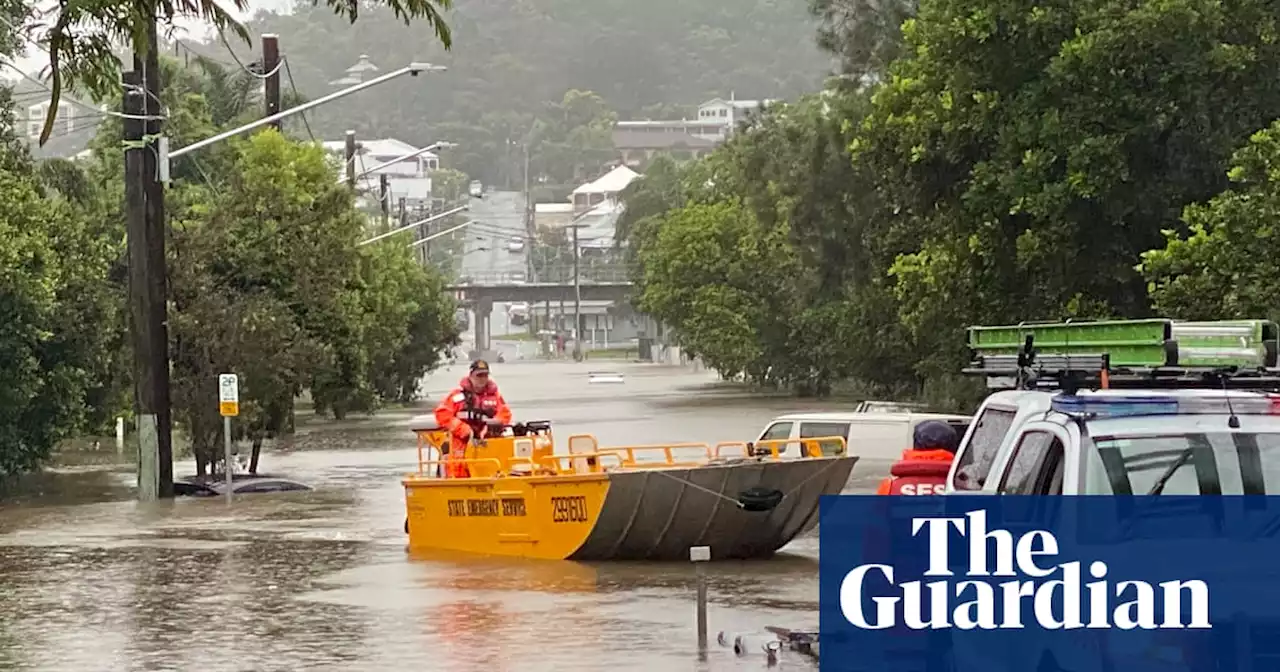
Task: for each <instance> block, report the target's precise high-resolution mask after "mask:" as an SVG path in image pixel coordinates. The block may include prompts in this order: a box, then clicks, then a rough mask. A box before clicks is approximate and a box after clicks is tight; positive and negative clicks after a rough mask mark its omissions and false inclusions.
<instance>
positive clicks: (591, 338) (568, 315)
mask: <svg viewBox="0 0 1280 672" xmlns="http://www.w3.org/2000/svg"><path fill="white" fill-rule="evenodd" d="M530 311H531V312H532V315H533V319H534V324H536V325H537V328H538V329H548V330H551V331H556V332H561V333H565V334H572V333H573V331H574V329H573V318H574V315H575V312H574V305H573V297H568V299H567V300H565V301H547V302H545V303H539V304H536V305H533V306H530ZM577 314H580V315H582V342H583V344H584V345H586V346H588V347H590V348H615V347H627V346H632V345H635V343H636V339H637V337H638V336H639V335H640V334H641V333H642V332H643V331H644V327H645V324H646V322H647V320H646V318H645V317H644V316H642V315H639V314H637V313H636V311H635V309H634V308H632V307H631V305H630V304H629V303H627V302H625V301H621V302H615V301H582V302H581V303H580V304H579V307H578V313H577Z"/></svg>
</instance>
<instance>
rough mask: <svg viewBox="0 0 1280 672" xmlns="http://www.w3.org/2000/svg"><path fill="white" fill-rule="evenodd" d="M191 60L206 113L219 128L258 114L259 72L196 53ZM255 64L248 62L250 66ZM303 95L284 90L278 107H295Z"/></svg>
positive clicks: (233, 124)
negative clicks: (198, 76)
mask: <svg viewBox="0 0 1280 672" xmlns="http://www.w3.org/2000/svg"><path fill="white" fill-rule="evenodd" d="M192 64H193V65H194V66H195V67H196V68H197V69H198V70H199V72H200V74H201V77H200V83H199V88H200V94H201V95H202V96H204V99H205V105H206V106H208V109H209V115H210V117H211V118H212V120H213V123H214V125H216V126H218V127H219V128H224V127H228V126H238V125H240V124H242V123H247V122H250V121H252V120H254V119H256V118H258V117H260V116H261V115H262V106H263V101H262V88H263V82H262V78H261V76H260V73H257V72H250V71H249V70H247V69H245V68H244V67H243V66H240V65H236V66H229V65H226V64H224V63H221V62H219V61H215V60H213V59H212V58H209V57H207V56H199V55H197V56H196V57H195V59H194V60H193V61H192ZM256 65H257V64H256V63H255V64H252V65H251V66H250V68H253V69H255V70H257V69H260V68H254V67H253V66H256ZM304 102H306V99H305V98H303V97H302V96H301V95H299V94H298V93H297V92H296V91H293V90H287V91H285V92H284V93H282V94H281V96H280V107H281V109H285V110H287V109H289V108H292V107H297V106H298V105H301V104H302V103H304Z"/></svg>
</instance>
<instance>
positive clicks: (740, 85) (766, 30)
mask: <svg viewBox="0 0 1280 672" xmlns="http://www.w3.org/2000/svg"><path fill="white" fill-rule="evenodd" d="M449 21H450V26H451V28H452V29H453V36H454V38H455V39H454V42H455V45H454V48H453V49H452V50H451V51H450V52H449V53H444V52H443V50H442V49H439V48H434V47H433V46H432V45H429V44H424V43H423V40H422V39H421V35H420V33H421V32H422V30H421V29H420V28H418V27H415V26H403V25H400V22H399V21H398V20H396V18H395V17H394V16H393V15H392V13H391V12H389V11H387V10H386V9H383V8H379V7H367V6H365V7H362V8H361V15H360V21H359V22H357V23H356V24H355V25H354V26H352V25H350V24H349V23H348V22H347V21H345V20H343V19H342V18H341V17H337V16H334V15H333V14H332V12H330V11H329V10H328V9H326V8H325V7H323V6H321V7H312V6H311V3H306V2H303V3H298V4H297V5H296V6H294V7H290V11H287V12H285V11H281V12H280V13H277V14H270V13H263V14H260V15H258V16H257V17H255V18H254V19H253V20H252V21H250V22H249V23H248V28H249V29H250V31H251V32H252V33H254V34H255V35H256V34H261V33H275V34H278V35H279V36H280V43H281V45H282V46H283V48H284V49H285V50H286V51H287V52H288V54H289V57H290V65H291V66H292V72H293V75H294V77H295V78H296V80H297V85H298V88H299V90H301V91H302V92H303V93H305V94H307V95H310V96H313V97H314V96H319V95H322V94H324V93H327V92H329V91H332V90H333V87H332V86H331V85H330V84H329V83H330V82H331V81H333V80H335V79H337V78H339V77H341V76H342V73H343V71H344V70H345V69H346V68H348V67H350V66H351V65H352V64H354V63H355V62H356V61H357V59H358V58H359V57H360V55H361V54H367V55H368V56H369V57H370V59H371V60H372V61H373V62H374V63H375V64H377V65H378V66H379V67H381V68H382V69H383V70H384V71H385V70H387V69H391V68H395V67H399V66H400V65H402V64H405V63H409V62H411V61H423V60H426V61H432V62H439V63H442V64H444V65H447V66H448V67H449V72H448V74H447V75H445V76H441V77H433V78H432V79H431V80H430V83H429V85H423V84H422V83H421V82H418V81H409V80H407V79H406V80H405V81H403V82H399V83H391V84H387V85H384V86H380V87H379V88H378V92H377V94H376V96H375V98H376V100H377V102H378V104H376V105H371V104H370V102H369V101H370V100H373V99H371V98H365V97H363V96H358V97H352V98H350V99H347V100H345V101H339V102H337V103H334V104H332V105H326V106H324V107H323V108H319V109H317V110H315V112H314V114H311V115H309V120H310V121H311V123H312V128H313V129H314V130H315V132H316V134H317V135H323V136H324V137H326V138H330V139H336V138H341V137H342V133H343V132H344V131H345V130H346V129H355V130H356V132H357V134H358V136H359V137H364V138H371V137H388V136H390V137H396V138H399V139H401V140H404V141H405V142H409V143H413V144H416V145H425V144H428V143H430V142H432V141H435V140H440V139H445V140H451V141H454V142H457V143H459V145H460V146H459V148H458V149H456V150H452V151H451V152H450V153H449V165H450V166H451V167H455V168H458V169H459V170H462V171H463V172H465V173H467V174H468V175H471V176H472V177H473V178H474V179H479V180H482V181H484V183H485V184H496V185H505V186H506V187H507V188H510V189H520V188H521V185H522V184H523V167H524V157H523V152H522V148H521V144H522V143H523V142H525V141H526V140H530V139H532V138H531V136H530V129H531V128H532V127H533V124H534V121H535V118H536V119H541V120H542V121H544V122H549V121H550V118H549V117H546V116H545V115H546V114H547V113H546V111H545V110H544V104H552V105H554V104H558V103H560V102H562V100H563V97H564V93H565V91H566V90H570V89H577V90H582V91H593V92H595V93H597V94H599V96H600V97H601V98H603V99H604V101H605V102H606V103H607V105H608V107H609V108H610V109H612V110H614V111H616V112H617V113H618V116H619V118H622V119H637V118H639V119H643V118H645V117H646V116H654V115H656V114H658V113H659V112H660V113H661V115H662V116H664V117H666V115H668V114H671V115H674V116H673V117H667V118H676V119H679V118H681V117H684V116H689V117H690V118H692V115H691V114H686V112H688V111H689V110H688V108H689V107H690V106H694V105H697V104H699V103H702V102H703V101H706V100H708V99H710V98H713V97H717V96H720V97H725V98H727V97H728V96H729V94H731V93H734V94H736V95H737V97H739V98H748V97H750V98H789V97H793V96H797V95H800V94H802V93H805V92H808V91H812V90H813V89H814V87H815V86H817V85H818V84H819V82H821V80H822V75H823V74H824V73H825V71H826V70H827V68H828V67H829V66H830V60H831V59H830V57H829V56H827V55H826V54H823V53H822V52H821V51H820V50H819V49H818V47H817V46H816V45H815V44H814V42H813V33H814V27H815V24H814V21H813V19H812V17H810V16H809V14H808V12H807V11H806V9H805V5H804V3H802V2H774V1H773V0H705V1H704V2H700V3H698V4H696V5H693V6H690V5H688V3H682V2H678V1H677V0H649V1H648V2H644V3H618V2H603V3H601V2H588V1H586V0H549V1H548V2H544V3H541V4H538V3H529V2H525V1H524V0H497V1H495V2H488V3H460V4H458V5H457V7H456V8H455V9H454V11H452V12H451V13H450V14H449ZM234 46H236V47H237V49H239V50H240V51H242V52H245V53H242V56H244V57H246V58H252V57H251V56H249V55H248V53H247V52H248V51H250V49H249V48H247V47H246V48H241V47H240V45H239V44H236V45H234ZM209 47H210V48H216V49H218V50H221V49H223V47H222V45H221V44H220V43H219V42H217V41H216V40H215V41H212V42H210V44H209ZM371 95H373V94H371ZM655 104H657V105H661V104H667V105H669V106H671V108H670V109H657V110H655V109H649V110H646V109H645V108H649V107H651V106H653V105H655ZM681 108H683V109H681ZM654 118H657V116H654ZM531 158H532V159H534V160H537V157H536V155H534V156H532V157H531ZM535 177H536V175H535ZM592 177H595V176H594V175H593V176H592ZM575 186H576V185H575Z"/></svg>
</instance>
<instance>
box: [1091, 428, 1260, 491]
mask: <svg viewBox="0 0 1280 672" xmlns="http://www.w3.org/2000/svg"><path fill="white" fill-rule="evenodd" d="M1093 444H1094V450H1093V451H1092V452H1091V454H1090V455H1089V457H1088V464H1087V466H1086V470H1085V487H1084V491H1085V493H1086V494H1101V495H1112V494H1116V495H1128V494H1134V495H1147V494H1165V495H1216V494H1224V495H1263V494H1276V493H1280V433H1277V432H1229V431H1225V432H1206V433H1192V432H1177V433H1174V432H1170V433H1165V434H1161V433H1150V434H1141V435H1130V436H1096V437H1093Z"/></svg>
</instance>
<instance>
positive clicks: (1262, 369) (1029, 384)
mask: <svg viewBox="0 0 1280 672" xmlns="http://www.w3.org/2000/svg"><path fill="white" fill-rule="evenodd" d="M1278 340H1280V328H1278V327H1277V325H1276V323H1274V322H1270V321H1267V320H1236V321H1222V322H1175V321H1173V320H1165V319H1151V320H1113V321H1102V322H1061V323H1038V324H1029V323H1024V324H1019V325H1013V326H1004V327H970V328H969V347H970V349H971V350H972V351H973V353H974V355H973V361H972V364H971V365H970V366H969V367H968V368H965V369H964V373H966V374H970V375H981V376H984V377H986V379H987V387H988V388H989V389H1018V390H1025V389H1046V390H1062V391H1066V392H1069V393H1070V392H1075V391H1077V390H1079V389H1085V388H1091V389H1108V388H1124V389H1177V388H1189V387H1214V388H1219V387H1221V388H1226V387H1230V388H1234V389H1253V390H1270V391H1275V390H1280V368H1278V367H1277V361H1276V360H1277V352H1280V347H1278Z"/></svg>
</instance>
